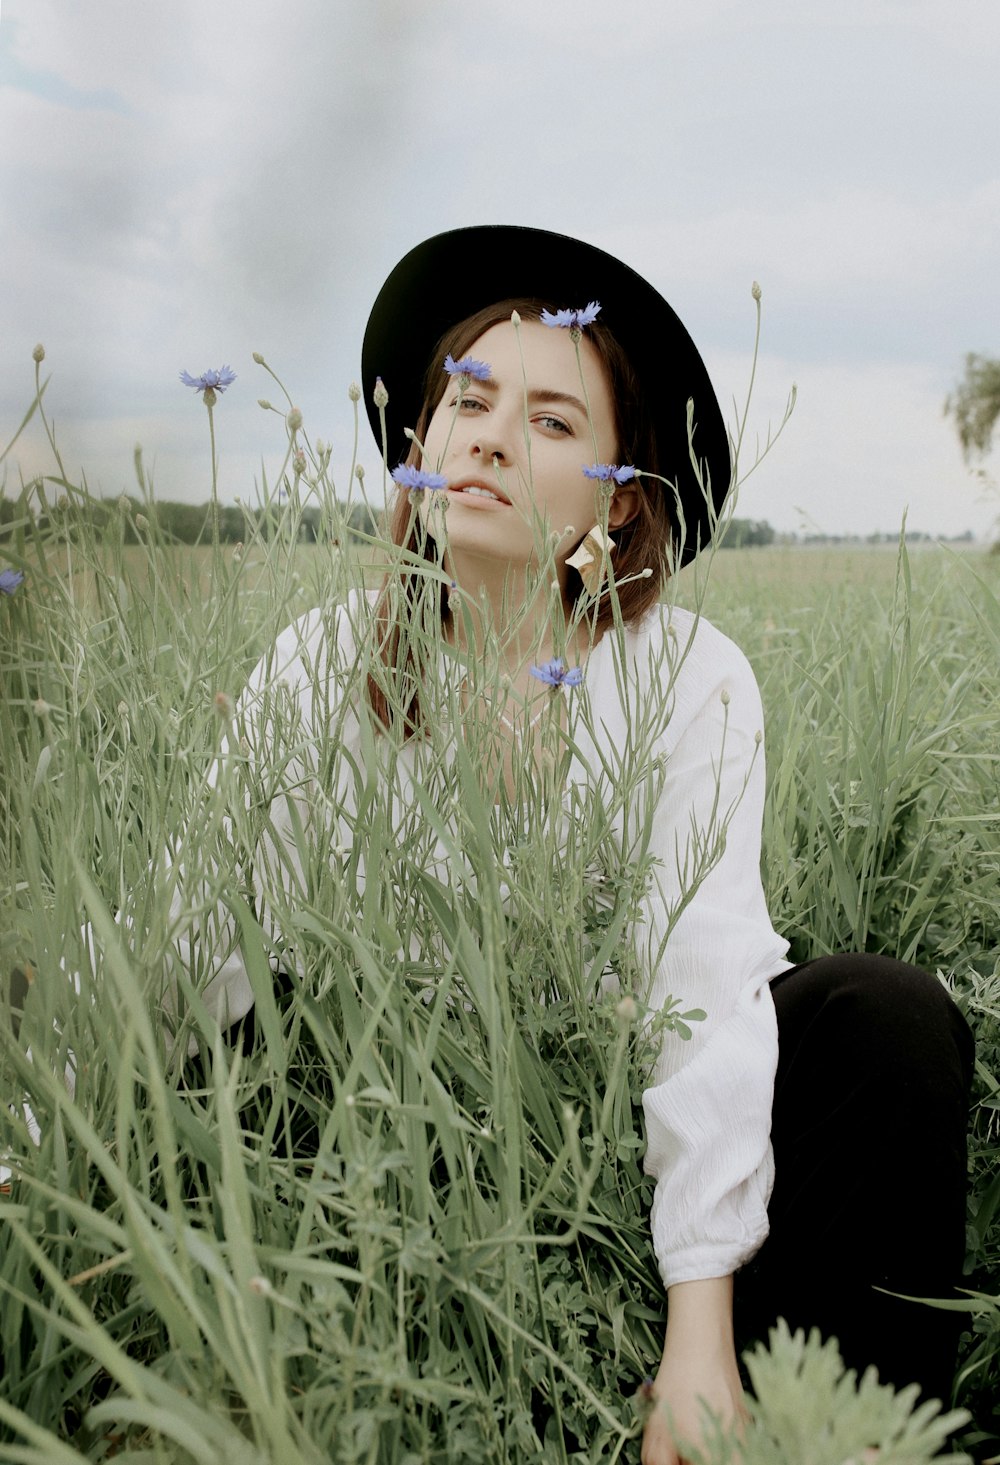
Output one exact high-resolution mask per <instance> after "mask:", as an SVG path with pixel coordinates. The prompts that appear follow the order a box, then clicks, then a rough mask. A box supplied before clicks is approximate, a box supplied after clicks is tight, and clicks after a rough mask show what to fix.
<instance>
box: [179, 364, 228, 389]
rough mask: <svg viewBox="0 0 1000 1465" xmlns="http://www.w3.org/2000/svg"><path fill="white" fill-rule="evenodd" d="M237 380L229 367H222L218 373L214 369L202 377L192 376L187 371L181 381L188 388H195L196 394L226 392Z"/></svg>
mask: <svg viewBox="0 0 1000 1465" xmlns="http://www.w3.org/2000/svg"><path fill="white" fill-rule="evenodd" d="M235 380H236V373H235V371H233V370H232V369H231V367H228V366H220V367H219V369H218V371H216V370H215V369H214V367H213V368H212V369H211V370H209V371H203V372H202V374H201V376H192V375H191V374H190V372H187V371H182V372H181V381H182V382H183V383H184V385H185V386H186V387H194V389H195V391H196V392H206V391H209V390H211V391H213V392H224V391H225V390H226V388H227V387H231V386H232V384H233V382H234V381H235Z"/></svg>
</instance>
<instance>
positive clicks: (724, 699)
mask: <svg viewBox="0 0 1000 1465" xmlns="http://www.w3.org/2000/svg"><path fill="white" fill-rule="evenodd" d="M721 699H722V705H723V707H728V706H729V702H730V697H729V693H728V692H727V691H726V689H725V687H723V689H722V692H721Z"/></svg>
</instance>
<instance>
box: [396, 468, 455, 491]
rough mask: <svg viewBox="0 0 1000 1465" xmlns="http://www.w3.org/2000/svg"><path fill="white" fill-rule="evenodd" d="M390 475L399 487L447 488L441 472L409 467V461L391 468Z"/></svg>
mask: <svg viewBox="0 0 1000 1465" xmlns="http://www.w3.org/2000/svg"><path fill="white" fill-rule="evenodd" d="M392 476H393V478H394V479H395V481H396V482H397V483H398V484H399V486H400V487H401V488H409V489H414V490H419V489H421V488H447V487H448V480H447V478H445V476H444V474H443V473H425V472H424V470H423V469H422V468H411V467H410V465H409V463H400V465H399V467H398V468H394V469H393V470H392Z"/></svg>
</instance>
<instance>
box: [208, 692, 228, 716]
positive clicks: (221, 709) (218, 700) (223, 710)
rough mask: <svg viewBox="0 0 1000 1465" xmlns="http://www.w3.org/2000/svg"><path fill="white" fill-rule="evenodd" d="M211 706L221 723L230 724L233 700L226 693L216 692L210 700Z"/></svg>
mask: <svg viewBox="0 0 1000 1465" xmlns="http://www.w3.org/2000/svg"><path fill="white" fill-rule="evenodd" d="M212 706H213V707H214V708H215V710H216V712H217V714H218V715H219V717H221V718H222V720H223V722H232V720H233V699H232V697H230V696H229V693H228V692H216V694H215V696H214V697H213V698H212Z"/></svg>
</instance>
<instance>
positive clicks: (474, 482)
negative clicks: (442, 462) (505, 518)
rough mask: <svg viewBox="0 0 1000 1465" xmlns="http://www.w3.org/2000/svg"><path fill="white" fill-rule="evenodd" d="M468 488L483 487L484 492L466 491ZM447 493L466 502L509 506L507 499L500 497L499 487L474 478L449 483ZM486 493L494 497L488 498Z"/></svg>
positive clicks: (498, 506) (500, 506)
mask: <svg viewBox="0 0 1000 1465" xmlns="http://www.w3.org/2000/svg"><path fill="white" fill-rule="evenodd" d="M469 488H480V489H485V493H466V489H469ZM448 493H449V495H450V496H451V497H452V498H460V499H463V500H464V502H465V503H467V504H487V505H492V506H493V507H494V508H505V509H508V508H510V502H509V500H507V499H505V498H501V496H500V490H499V489H497V488H494V487H493V485H492V484H491V483H483V482H482V481H481V480H479V479H475V478H469V479H466V480H465V482H464V483H453V484H451V485H450V486H449V488H448ZM487 494H493V495H495V497H493V498H488V497H487Z"/></svg>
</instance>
